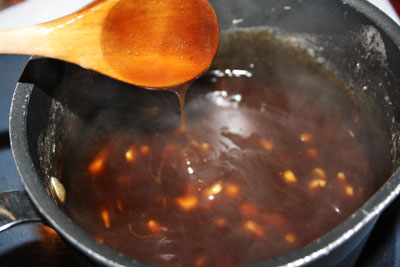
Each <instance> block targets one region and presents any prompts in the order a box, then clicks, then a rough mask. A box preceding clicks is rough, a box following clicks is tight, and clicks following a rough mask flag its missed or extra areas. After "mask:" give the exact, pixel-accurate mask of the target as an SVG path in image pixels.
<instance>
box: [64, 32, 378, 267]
mask: <svg viewBox="0 0 400 267" xmlns="http://www.w3.org/2000/svg"><path fill="white" fill-rule="evenodd" d="M305 58H307V57H306V56H304V54H301V53H300V52H299V51H296V50H295V49H292V48H289V47H287V46H285V45H283V44H282V43H281V42H279V41H278V40H275V39H274V38H272V37H271V36H270V35H268V34H266V33H265V32H263V31H257V30H237V31H231V32H225V33H223V34H222V36H221V47H220V50H219V53H218V55H217V58H216V61H215V65H214V67H213V70H212V71H210V72H209V73H208V74H207V75H205V76H204V77H202V78H200V79H199V80H198V81H196V82H195V83H194V84H193V85H192V87H191V89H190V90H189V91H188V95H187V99H186V106H185V111H186V115H187V124H186V131H184V132H182V131H179V130H178V129H179V125H180V113H179V109H178V108H172V107H177V103H176V102H177V101H176V96H173V95H172V97H168V96H167V95H166V94H168V92H163V94H164V95H163V96H162V97H157V92H146V93H143V95H140V94H139V95H138V94H136V95H135V96H134V97H132V98H130V97H129V95H127V94H129V93H127V92H126V91H123V92H122V90H121V91H119V90H118V88H116V89H115V92H114V93H115V95H114V96H113V99H112V101H114V102H115V101H120V102H118V103H119V105H118V107H116V106H115V105H114V106H113V105H105V107H107V108H105V109H103V110H100V111H98V113H96V115H93V114H92V115H91V119H90V120H88V121H86V123H85V124H84V126H83V127H81V128H78V129H75V130H76V131H77V132H79V137H80V138H79V139H78V140H77V139H74V138H71V140H68V141H67V143H69V145H70V147H71V148H70V151H69V154H68V155H67V157H66V158H65V161H64V164H63V166H64V169H63V176H62V177H61V181H62V183H63V184H64V185H65V188H66V192H67V197H66V202H65V205H64V206H63V208H64V209H65V212H66V213H67V214H68V215H69V216H70V217H71V218H72V219H73V221H74V222H75V223H77V224H78V225H79V226H81V227H82V228H83V229H85V230H86V231H87V232H88V233H90V234H91V235H92V236H94V237H95V238H96V239H97V240H98V241H99V242H101V243H104V244H105V245H107V246H109V247H111V248H113V249H115V250H117V251H120V252H122V253H124V254H126V255H129V256H131V257H133V258H136V259H139V260H142V261H145V262H150V263H155V264H163V265H167V266H232V265H241V264H247V263H254V262H259V261H262V260H266V259H269V258H272V257H276V256H280V255H283V254H285V253H288V252H290V251H293V250H295V249H296V248H299V247H302V246H304V245H306V244H308V243H310V242H311V241H313V240H314V239H315V238H317V237H320V236H322V235H323V234H325V233H327V232H328V231H330V230H331V229H333V228H334V227H335V226H337V225H338V224H339V223H340V222H342V221H343V220H344V219H345V218H346V217H347V216H349V215H350V214H351V213H352V212H354V211H355V210H356V209H357V208H358V207H360V206H361V205H362V204H363V203H364V202H365V200H366V199H367V198H368V197H369V196H370V195H371V194H372V193H373V191H374V190H375V188H374V182H373V178H372V175H371V170H370V165H369V161H368V157H367V155H366V151H365V149H364V146H363V145H362V143H361V140H362V139H363V137H362V136H361V134H362V129H361V126H360V125H362V124H363V121H365V120H367V119H368V118H365V117H363V114H360V113H359V112H358V109H357V107H356V106H354V105H353V103H352V102H351V101H350V100H349V99H348V97H347V95H346V93H345V92H344V90H343V89H342V88H340V86H339V85H340V83H338V82H336V81H334V80H332V79H329V78H327V76H326V75H325V74H326V73H325V72H324V71H323V70H322V69H319V67H317V64H315V63H312V62H311V61H307V60H303V59H305ZM299 59H301V60H299ZM108 90H109V89H108ZM153 93H154V94H153ZM171 94H172V93H171ZM105 101H107V100H105ZM133 102H134V104H131V103H133ZM174 105H175V106H174ZM110 114H113V115H115V114H116V115H118V114H124V115H123V116H111V118H112V119H111V120H110ZM127 114H131V116H130V117H129V116H128V115H127ZM105 118H108V119H105Z"/></svg>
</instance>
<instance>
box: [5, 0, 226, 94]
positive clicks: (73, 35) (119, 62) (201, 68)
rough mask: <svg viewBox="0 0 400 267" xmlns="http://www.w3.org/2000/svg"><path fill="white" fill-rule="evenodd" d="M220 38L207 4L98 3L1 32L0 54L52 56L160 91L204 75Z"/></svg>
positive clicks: (181, 0)
mask: <svg viewBox="0 0 400 267" xmlns="http://www.w3.org/2000/svg"><path fill="white" fill-rule="evenodd" d="M218 34H219V33H218V22H217V17H216V15H215V12H214V10H213V8H212V6H211V5H210V3H209V2H208V1H207V0H97V1H95V2H93V3H92V4H89V5H88V6H86V7H85V8H83V9H82V10H80V11H78V12H76V13H74V14H71V15H68V16H66V17H63V18H60V19H57V20H54V21H51V22H47V23H43V24H38V25H33V26H28V27H22V28H16V29H10V30H2V31H0V53H4V54H29V55H31V54H32V55H40V56H45V57H52V58H56V59H61V60H64V61H68V62H72V63H75V64H78V65H80V66H82V67H84V68H87V69H91V70H94V71H97V72H100V73H102V74H105V75H108V76H110V77H112V78H115V79H118V80H121V81H124V82H128V83H131V84H134V85H137V86H141V87H146V88H156V89H157V88H158V89H162V88H168V87H172V86H176V85H180V84H183V83H185V82H188V81H191V80H193V79H195V78H197V77H198V76H200V75H201V74H203V73H204V72H205V71H206V70H207V69H208V68H209V66H210V64H211V62H212V60H213V58H214V56H215V53H216V51H217V47H218Z"/></svg>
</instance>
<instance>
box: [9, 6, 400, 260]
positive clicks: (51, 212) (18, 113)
mask: <svg viewBox="0 0 400 267" xmlns="http://www.w3.org/2000/svg"><path fill="white" fill-rule="evenodd" d="M339 1H340V2H342V3H343V4H348V5H350V6H351V7H353V8H354V9H355V10H356V11H358V12H360V13H362V14H364V15H365V16H366V17H368V18H369V19H370V20H371V21H373V22H374V23H376V25H378V26H379V27H380V28H381V30H382V31H384V32H385V33H386V34H387V36H388V37H389V38H390V39H391V40H392V41H393V42H394V43H395V44H396V46H397V47H398V49H399V50H400V27H399V26H398V25H397V24H396V23H395V22H394V21H393V20H391V19H390V18H389V17H387V15H386V14H384V13H383V12H382V11H380V10H379V9H377V8H376V7H375V6H373V5H372V4H370V3H369V2H367V1H359V0H339ZM28 64H29V63H28ZM33 88H34V85H33V84H28V83H20V82H19V83H17V86H16V89H15V92H14V96H13V99H12V105H11V111H10V125H9V129H10V143H11V150H12V153H13V157H14V161H15V163H16V166H17V170H18V172H19V174H20V176H21V180H22V182H23V184H24V186H25V189H26V191H27V193H28V195H29V197H30V199H31V200H32V202H33V203H34V205H35V207H36V208H37V209H38V211H39V212H40V214H42V215H43V216H44V218H45V219H46V221H47V222H48V224H49V225H50V226H52V227H54V229H55V230H56V231H57V232H58V233H59V234H60V235H61V236H62V237H63V238H64V239H65V240H67V241H68V242H69V243H70V244H72V245H73V246H74V247H76V248H78V249H79V250H80V251H81V252H83V253H84V254H85V255H86V256H88V257H90V258H92V259H94V260H95V261H97V262H98V263H101V264H103V265H106V266H127V265H129V266H148V265H149V264H146V263H143V262H140V261H137V260H135V259H132V258H130V257H128V256H125V255H123V254H122V253H118V252H116V251H115V250H113V249H111V248H108V247H107V246H105V245H102V244H100V243H98V242H97V241H96V240H95V239H94V238H92V237H91V236H90V235H89V234H87V233H86V232H84V231H83V230H82V229H81V228H80V227H78V226H77V225H76V224H74V223H73V222H72V220H71V219H70V218H69V217H67V216H66V215H65V214H64V213H63V212H62V211H61V209H60V208H59V207H58V206H57V205H56V204H55V202H54V200H53V199H52V198H51V197H50V195H49V194H48V192H46V190H45V188H44V187H43V185H42V183H41V179H40V178H39V175H38V174H37V172H36V170H35V167H34V165H33V162H32V159H31V156H30V154H29V145H28V140H27V129H26V120H27V112H28V106H29V100H30V96H31V93H32V90H33ZM399 194H400V168H399V169H397V170H396V171H395V172H394V173H393V174H392V176H391V177H390V178H389V179H388V180H387V181H386V182H385V183H384V184H383V185H382V187H381V188H380V189H378V190H377V192H375V194H374V195H373V196H371V197H370V198H369V199H368V201H367V202H365V203H364V204H363V205H362V206H361V207H360V208H359V209H358V210H357V211H356V212H354V213H353V214H352V215H351V216H350V217H348V218H347V219H346V220H345V221H344V222H342V223H341V224H340V225H338V226H337V227H335V229H334V230H332V231H330V232H329V233H327V234H325V235H324V236H322V237H320V238H318V239H316V240H314V241H313V242H312V243H310V244H309V245H307V246H305V247H302V248H300V249H297V250H295V251H293V252H291V253H288V254H286V255H284V256H281V257H278V258H276V259H271V260H268V261H265V262H261V263H260V264H257V265H263V266H280V265H288V266H300V265H304V264H307V263H311V262H313V261H315V260H317V259H319V258H321V257H323V256H325V255H327V254H329V253H330V252H332V251H333V250H335V248H337V247H339V246H340V245H342V244H344V243H345V242H346V241H347V240H348V239H350V238H352V237H353V236H354V235H355V234H356V233H357V232H359V231H360V229H362V228H363V227H364V226H365V225H367V224H368V223H369V222H371V221H372V220H373V219H374V218H377V216H378V215H379V214H380V213H381V212H382V211H383V210H384V209H385V208H386V207H387V206H388V205H389V204H390V203H391V202H392V201H393V200H394V199H395V198H396V197H397V196H398V195H399Z"/></svg>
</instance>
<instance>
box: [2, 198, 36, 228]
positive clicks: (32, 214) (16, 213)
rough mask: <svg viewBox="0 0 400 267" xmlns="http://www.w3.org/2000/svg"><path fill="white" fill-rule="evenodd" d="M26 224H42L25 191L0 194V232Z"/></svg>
mask: <svg viewBox="0 0 400 267" xmlns="http://www.w3.org/2000/svg"><path fill="white" fill-rule="evenodd" d="M27 222H39V223H43V218H42V217H41V216H40V214H39V213H38V212H37V211H36V209H35V208H34V206H33V205H32V203H31V201H30V199H29V196H28V194H27V193H26V191H7V192H2V193H0V232H2V231H4V230H7V229H8V228H10V227H12V226H15V225H18V224H21V223H27Z"/></svg>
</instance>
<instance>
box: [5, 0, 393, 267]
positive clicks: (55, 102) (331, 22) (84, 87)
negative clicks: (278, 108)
mask: <svg viewBox="0 0 400 267" xmlns="http://www.w3.org/2000/svg"><path fill="white" fill-rule="evenodd" d="M210 2H211V4H212V5H213V6H214V8H215V10H216V13H217V15H218V18H219V23H220V29H221V31H224V30H228V29H237V28H246V27H265V26H267V27H269V28H270V29H271V32H272V33H273V34H275V35H277V36H278V37H279V38H281V39H284V40H285V41H286V42H287V43H289V44H291V45H293V46H296V47H298V48H300V49H302V50H304V51H305V53H307V54H308V55H310V56H312V57H313V58H315V59H316V61H317V62H319V63H320V64H321V65H322V66H324V67H325V68H326V69H327V70H329V72H330V73H332V74H333V75H334V76H335V77H336V78H337V79H339V80H341V81H343V82H344V83H345V84H347V85H348V87H349V88H351V90H352V95H353V97H354V99H355V100H356V101H357V103H359V104H360V106H361V107H365V112H372V113H374V114H375V117H376V118H378V121H380V122H381V123H383V124H384V125H385V127H386V128H387V129H388V134H385V133H382V134H381V135H379V133H376V132H374V131H376V129H377V128H376V127H375V125H374V124H373V123H371V125H367V126H366V127H367V129H368V130H369V131H370V132H373V133H375V134H377V135H378V136H379V138H378V139H379V140H375V141H374V140H372V141H371V142H370V143H369V148H368V149H369V150H370V152H372V153H370V154H371V155H373V156H372V157H371V158H370V161H371V166H372V168H373V172H374V175H378V176H380V177H384V178H385V179H384V181H382V182H378V184H377V189H378V190H377V191H376V193H375V194H373V196H372V197H371V198H370V199H369V200H368V201H367V202H366V203H365V204H364V205H363V206H362V207H361V208H359V209H358V210H357V211H356V212H354V213H353V214H352V215H351V216H350V217H348V218H347V219H346V220H345V221H344V222H343V223H341V224H340V225H339V226H338V227H336V228H335V229H334V230H332V231H331V232H329V233H327V234H325V235H324V236H322V237H321V238H318V239H317V240H315V241H314V242H312V243H311V244H309V245H307V246H305V247H303V248H300V249H298V250H296V251H294V252H292V253H290V254H288V255H285V256H283V257H279V258H276V259H273V260H270V261H267V262H263V263H260V265H263V266H264V265H265V266H277V265H288V266H300V265H310V266H311V265H312V266H321V265H324V266H336V265H338V266H343V265H342V264H343V263H344V262H346V263H348V264H351V263H354V260H355V259H356V257H357V253H358V252H359V251H360V249H361V248H362V246H363V244H364V242H365V241H366V239H367V237H368V234H369V233H370V231H371V229H372V228H373V226H374V224H375V222H376V220H377V218H378V216H379V215H380V213H381V212H382V211H383V210H384V209H385V207H387V206H388V204H389V203H390V202H391V201H392V200H393V199H395V198H396V197H397V195H398V193H399V191H400V173H399V170H398V167H399V164H400V157H399V156H400V152H399V149H398V147H399V140H400V131H399V129H400V128H399V126H400V124H399V120H400V78H399V77H400V28H399V27H398V26H397V25H396V24H395V23H394V22H392V21H391V20H390V19H389V18H387V17H386V16H385V15H384V14H383V13H381V12H380V11H379V10H377V9H376V8H374V7H373V6H372V5H370V4H369V3H367V2H366V1H362V0H360V1H356V0H280V1H274V0H215V1H213V0H212V1H210ZM93 80H98V81H99V82H101V84H102V85H104V86H110V87H112V86H116V85H118V86H120V87H127V86H129V85H125V84H121V83H119V82H117V81H113V80H111V79H108V78H107V77H103V76H101V75H99V74H97V73H93V72H91V71H88V70H84V69H81V68H79V67H77V66H74V65H71V64H69V63H66V62H60V61H56V60H51V59H46V58H32V59H31V60H30V61H29V63H28V65H27V66H26V69H25V70H24V73H23V74H22V76H21V79H20V81H19V83H18V84H17V87H16V91H15V94H14V97H13V102H12V109H11V115H10V137H11V147H12V151H13V155H14V158H15V162H16V165H17V168H18V170H19V173H20V175H21V179H22V181H23V183H24V185H25V189H26V192H25V191H24V192H7V193H6V194H3V196H2V199H1V204H2V207H3V208H4V209H2V210H3V211H2V212H1V215H2V221H1V222H2V226H1V229H6V228H8V227H9V226H12V225H14V224H17V223H21V222H28V221H42V222H44V223H46V224H48V225H50V226H51V227H53V228H54V229H55V230H56V231H57V232H58V233H59V234H60V235H61V236H62V237H63V238H64V239H65V240H66V241H67V242H68V243H69V244H70V245H71V246H73V247H75V248H76V249H77V250H78V251H80V252H81V254H82V255H84V256H86V257H87V258H88V259H90V261H91V262H93V263H95V264H99V265H106V266H126V265H138V266H139V265H140V266H141V265H142V264H144V263H142V262H139V261H137V260H135V259H131V258H129V257H127V256H124V255H122V254H120V253H118V252H116V251H114V250H112V249H110V248H108V247H106V246H104V245H102V244H100V243H98V242H97V241H95V239H93V238H92V237H91V236H89V235H88V234H87V233H85V232H84V231H83V230H82V229H81V228H79V227H78V226H77V225H75V224H74V223H73V222H72V221H71V219H70V218H68V216H66V215H65V213H64V212H63V211H62V209H60V208H59V206H58V205H57V201H56V200H55V198H54V196H53V192H52V190H51V187H50V177H52V176H56V177H57V175H58V173H57V172H58V168H57V166H59V164H60V158H62V151H63V150H62V149H61V147H62V144H63V140H64V138H65V136H66V135H68V134H69V131H70V126H71V123H76V120H75V117H76V115H77V114H78V115H82V114H85V115H86V116H90V114H91V112H92V111H91V110H88V107H87V105H86V103H87V102H96V103H98V106H97V107H98V108H101V103H102V101H103V100H104V99H107V98H108V97H109V95H107V94H106V95H103V96H101V97H100V96H94V94H93V93H92V92H93V91H92V90H95V88H90V87H91V85H92V82H93ZM104 86H103V87H104ZM354 160H355V161H357V159H354ZM30 201H31V202H30ZM31 203H32V204H33V206H32V205H31ZM33 207H34V208H33ZM5 209H8V211H6V210H5ZM36 211H37V212H36Z"/></svg>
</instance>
